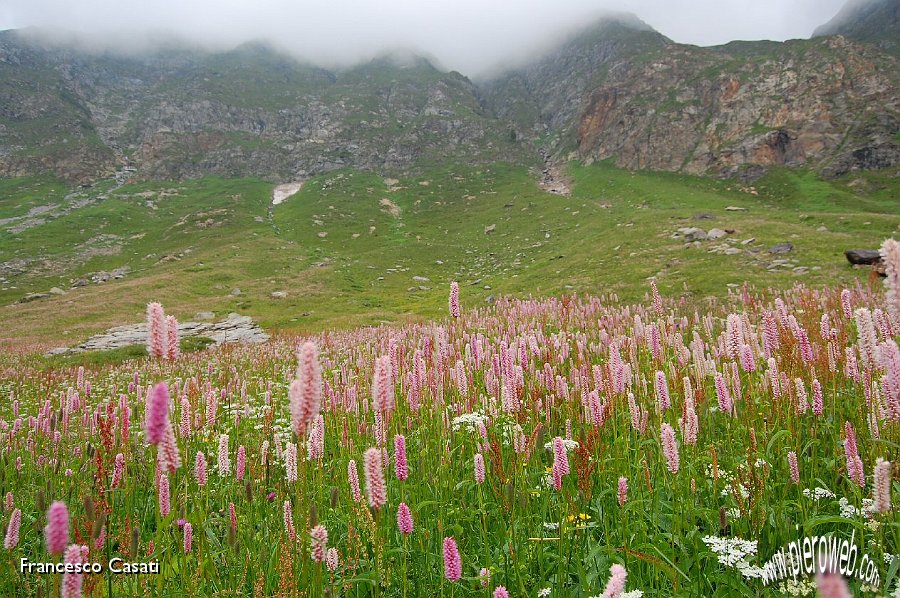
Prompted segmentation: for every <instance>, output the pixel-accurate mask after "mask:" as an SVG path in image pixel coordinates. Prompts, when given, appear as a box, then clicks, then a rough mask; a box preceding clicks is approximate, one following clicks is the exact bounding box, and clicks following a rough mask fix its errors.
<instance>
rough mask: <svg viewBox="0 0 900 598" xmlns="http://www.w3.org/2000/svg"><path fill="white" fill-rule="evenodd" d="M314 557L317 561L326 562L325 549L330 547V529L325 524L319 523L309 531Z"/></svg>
mask: <svg viewBox="0 0 900 598" xmlns="http://www.w3.org/2000/svg"><path fill="white" fill-rule="evenodd" d="M309 535H310V538H311V542H310V548H311V549H312V550H311V552H312V559H313V560H314V561H315V562H317V563H322V562H325V551H326V548H327V547H328V530H327V529H325V526H324V525H317V526H316V527H314V528H312V530H310V532H309Z"/></svg>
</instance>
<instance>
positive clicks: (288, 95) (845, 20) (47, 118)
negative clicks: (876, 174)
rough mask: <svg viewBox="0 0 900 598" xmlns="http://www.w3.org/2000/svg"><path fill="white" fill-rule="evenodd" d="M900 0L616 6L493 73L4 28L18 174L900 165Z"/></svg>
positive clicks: (10, 135) (748, 172)
mask: <svg viewBox="0 0 900 598" xmlns="http://www.w3.org/2000/svg"><path fill="white" fill-rule="evenodd" d="M897 3H898V0H868V2H866V3H865V4H864V5H863V6H862V8H860V6H858V5H857V4H858V3H856V2H855V3H852V5H851V6H850V8H848V9H846V10H845V11H843V13H842V15H838V17H836V18H835V21H833V24H831V25H829V26H828V27H830V28H826V29H825V30H823V32H825V33H828V32H830V31H832V30H833V31H835V32H841V33H846V35H847V36H846V37H845V36H843V35H829V36H826V37H818V38H814V39H812V40H796V41H790V42H786V43H775V42H734V43H731V44H727V45H725V46H721V47H714V48H699V47H696V46H689V45H683V44H677V43H674V42H672V41H671V40H669V39H667V38H666V37H664V36H663V35H661V34H659V33H658V32H656V31H654V30H652V29H651V28H650V27H649V26H647V25H646V24H644V23H642V22H640V21H639V20H638V19H636V18H635V17H632V16H614V17H609V18H607V19H605V20H603V21H601V22H599V23H596V24H594V25H592V26H590V27H587V28H586V29H585V30H583V31H582V32H580V33H578V34H577V35H575V36H573V37H571V38H570V39H569V40H568V41H566V42H565V43H563V44H561V45H560V46H559V47H557V48H556V49H555V50H553V51H551V52H549V53H547V54H546V55H544V56H543V57H541V58H538V59H536V60H534V61H533V62H531V63H530V64H529V65H528V66H526V67H523V68H519V69H516V70H512V71H507V72H504V73H502V74H499V75H497V76H495V77H493V78H491V79H490V80H485V81H480V82H478V84H477V85H476V84H474V83H473V82H472V81H470V80H469V79H468V78H466V77H465V76H463V75H460V74H459V73H455V72H449V73H446V72H442V71H440V70H439V69H437V68H435V67H434V66H433V65H432V64H431V63H430V62H429V61H427V60H425V59H422V58H418V57H415V56H396V55H392V56H387V57H385V58H382V59H379V60H375V61H372V62H370V63H366V64H362V65H359V66H357V67H354V68H351V69H344V70H326V69H322V68H317V67H313V66H310V65H307V64H303V63H300V62H298V61H296V60H295V59H293V58H290V57H287V56H284V55H281V54H279V53H278V52H276V51H274V50H272V49H270V48H268V47H266V46H263V45H246V46H242V47H239V48H237V49H235V50H233V51H230V52H224V53H209V52H203V51H198V50H188V49H185V48H169V49H160V50H157V51H155V52H153V53H152V54H150V55H143V56H113V55H109V54H102V53H91V52H87V51H80V50H75V49H72V48H66V47H61V46H51V45H47V44H44V43H40V42H37V41H35V38H33V37H30V36H27V35H23V34H21V33H18V32H3V33H0V175H5V176H15V175H25V174H35V173H45V172H53V173H55V174H56V175H58V176H60V177H63V178H65V179H67V180H70V181H77V182H86V181H91V180H96V179H98V178H103V177H108V176H110V175H112V174H113V173H114V172H115V171H116V170H119V169H122V168H127V169H128V170H129V171H130V170H131V169H134V170H136V173H137V176H138V177H139V178H143V179H179V178H191V177H197V176H201V175H209V174H213V175H222V176H228V177H233V176H259V177H262V178H266V179H269V180H273V181H284V180H295V179H302V178H306V177H308V176H311V175H314V174H319V173H323V172H328V171H331V170H334V169H337V168H341V167H347V166H349V167H353V168H357V169H361V170H369V171H375V172H379V173H383V174H392V173H403V172H406V171H409V170H410V169H414V168H420V167H422V166H428V165H433V164H454V163H465V164H476V165H477V164H488V163H491V162H495V161H507V162H513V163H518V164H526V165H529V166H536V165H538V164H539V163H540V160H541V155H544V156H547V160H546V161H547V162H549V163H550V164H559V163H561V162H565V161H567V160H569V159H580V160H584V161H587V162H591V161H594V160H607V159H611V160H614V162H615V164H617V165H618V166H621V167H626V168H630V169H641V168H648V169H655V170H667V171H680V172H686V173H691V174H716V175H726V176H736V175H737V176H745V177H747V178H755V177H756V176H758V175H759V174H760V173H761V172H762V171H764V170H765V169H766V168H767V167H770V166H773V165H785V166H801V167H806V168H811V169H814V170H816V171H817V172H819V173H820V174H823V175H825V176H838V175H841V174H844V173H847V172H850V171H853V170H857V169H885V168H887V169H895V168H896V167H897V164H898V163H900V147H898V131H900V113H898V110H900V108H898V93H897V89H898V73H900V64H898V62H900V61H898V58H897V57H896V56H895V55H894V54H893V53H892V52H891V51H888V50H889V48H886V46H885V43H886V42H884V39H888V38H890V32H891V27H894V28H896V21H890V20H889V19H887V18H885V17H884V15H885V14H894V13H891V11H893V10H895V8H896V6H897ZM854 7H855V8H854ZM851 9H852V10H851ZM876 9H877V10H876ZM883 11H887V13H885V12H883ZM873 14H875V17H873ZM877 15H882V17H881V18H880V19H877V18H876V17H877ZM873 19H875V20H873ZM892 23H893V24H892ZM859 32H863V33H859ZM856 33H858V35H857V34H856ZM853 38H858V39H853ZM869 42H875V43H869ZM879 44H880V45H879Z"/></svg>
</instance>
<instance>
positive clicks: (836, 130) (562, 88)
mask: <svg viewBox="0 0 900 598" xmlns="http://www.w3.org/2000/svg"><path fill="white" fill-rule="evenodd" d="M585 63H589V64H592V65H593V69H592V70H589V69H587V68H585ZM898 66H900V65H898V61H897V60H896V59H895V58H894V57H892V56H890V55H887V54H885V53H883V52H881V51H879V50H878V49H877V48H874V47H872V46H869V45H866V44H861V43H857V42H853V41H850V40H848V39H846V38H843V37H840V36H836V37H828V38H822V39H816V40H811V41H810V40H802V41H792V42H786V43H773V42H740V43H737V42H736V43H732V44H728V45H726V46H722V47H718V48H698V47H695V46H685V45H681V44H675V43H672V42H671V41H669V40H667V39H665V38H664V37H662V36H660V35H659V34H656V33H654V32H648V31H646V30H643V29H640V28H630V27H628V26H623V25H622V24H613V25H612V26H609V25H608V26H605V27H603V28H601V29H599V30H592V31H589V32H588V33H586V34H582V35H581V36H578V37H576V38H574V39H573V40H571V41H570V42H569V43H568V44H567V45H565V46H564V47H563V48H561V49H560V50H559V51H557V52H555V53H553V54H551V55H548V56H546V57H545V58H543V59H542V60H541V61H539V62H538V63H537V64H536V65H532V66H530V67H529V68H527V69H523V70H521V71H518V72H514V73H508V74H506V75H505V76H503V77H500V78H498V79H495V80H494V81H491V82H488V83H486V85H485V87H486V91H485V93H484V97H485V100H486V102H487V103H488V104H489V105H491V106H494V110H495V111H497V112H498V113H499V114H501V115H502V116H505V117H507V118H510V119H513V120H514V121H515V122H516V123H517V126H518V127H519V129H521V130H524V131H528V132H531V133H532V135H533V137H534V138H535V139H541V140H546V142H547V143H549V145H550V149H551V153H553V154H555V156H556V157H557V159H566V158H571V157H577V158H579V159H583V160H588V161H590V160H606V159H613V160H615V162H616V164H617V165H619V166H621V167H625V168H631V169H640V168H650V169H657V170H670V171H683V172H688V173H693V174H704V173H713V174H721V175H727V176H733V175H739V174H742V173H745V172H747V171H748V170H749V174H750V176H752V175H753V173H754V172H759V169H760V168H765V167H768V166H772V165H785V166H804V167H810V168H814V169H817V170H819V171H820V172H821V173H823V174H824V175H826V176H834V175H840V174H844V173H846V172H848V171H850V170H854V169H871V168H888V167H896V165H897V164H900V148H898V145H897V133H898V130H900V124H898V123H900V118H898V95H897V73H898V72H900V70H898ZM521 90H524V91H525V97H524V99H523V98H522V96H521ZM516 92H518V94H519V95H516ZM510 97H515V99H514V100H512V101H510V100H508V99H507V98H510Z"/></svg>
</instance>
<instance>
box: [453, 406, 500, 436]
mask: <svg viewBox="0 0 900 598" xmlns="http://www.w3.org/2000/svg"><path fill="white" fill-rule="evenodd" d="M490 421H491V420H490V418H489V417H488V416H486V415H483V414H481V413H478V412H477V411H476V412H474V413H463V414H462V415H460V416H458V417H454V418H453V421H451V422H450V426H451V427H452V428H453V431H454V432H456V431H458V430H459V429H460V428H465V430H466V432H477V431H478V429H479V428H480V427H481V426H487V424H488V422H490Z"/></svg>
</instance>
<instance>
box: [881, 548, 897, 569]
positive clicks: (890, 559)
mask: <svg viewBox="0 0 900 598" xmlns="http://www.w3.org/2000/svg"><path fill="white" fill-rule="evenodd" d="M895 558H897V555H896V554H891V553H890V552H885V553H884V564H885V565H887V566H888V567H890V566H891V563H893V562H894V559H895Z"/></svg>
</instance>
